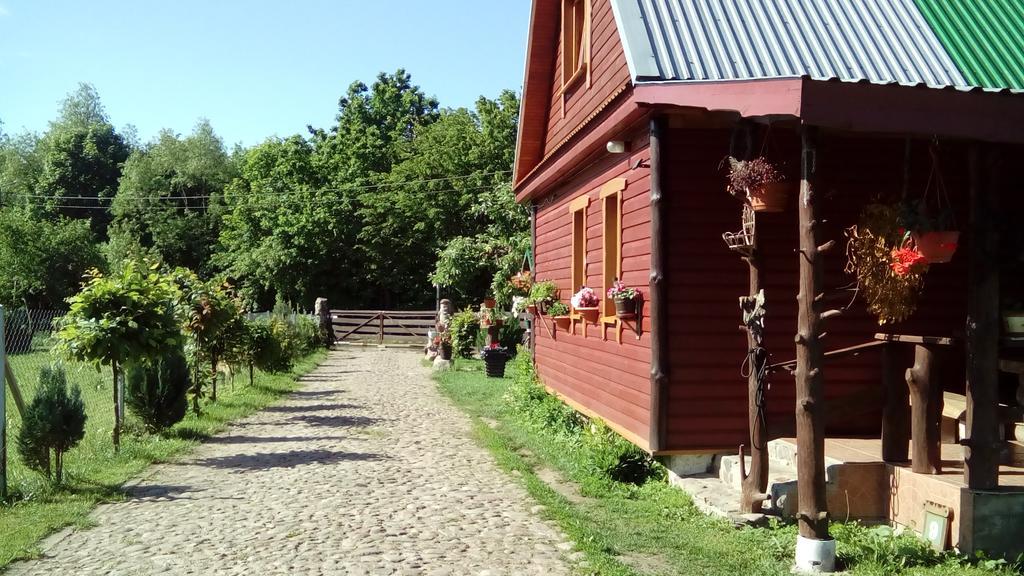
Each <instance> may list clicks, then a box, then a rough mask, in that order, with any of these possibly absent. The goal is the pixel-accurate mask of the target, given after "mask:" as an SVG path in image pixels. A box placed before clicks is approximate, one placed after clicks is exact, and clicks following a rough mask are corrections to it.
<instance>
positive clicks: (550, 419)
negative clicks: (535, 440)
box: [505, 350, 586, 435]
mask: <svg viewBox="0 0 1024 576" xmlns="http://www.w3.org/2000/svg"><path fill="white" fill-rule="evenodd" d="M520 352H522V353H519V354H516V356H515V358H514V359H513V360H512V362H511V364H510V367H511V369H510V370H509V372H511V375H512V383H511V385H509V387H508V392H507V393H506V394H505V402H506V403H507V404H508V406H509V408H511V409H512V411H513V412H515V413H517V414H519V416H520V417H521V418H522V420H523V421H524V422H525V423H526V424H528V425H530V426H531V427H534V428H538V429H546V430H548V431H550V432H553V433H556V434H565V435H577V434H579V433H580V431H581V430H582V429H583V425H584V423H585V422H586V420H585V418H584V417H583V416H582V415H581V414H580V413H579V412H576V411H575V410H573V409H572V408H570V407H569V406H568V405H566V404H565V402H562V401H561V400H559V399H558V398H557V397H555V396H553V395H552V394H549V393H548V391H547V390H545V389H544V386H543V385H541V383H540V379H539V378H538V377H537V373H536V371H535V370H534V367H533V358H531V357H530V354H529V353H527V352H526V351H523V350H520Z"/></svg>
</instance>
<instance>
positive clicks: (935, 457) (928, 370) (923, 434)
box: [906, 344, 943, 474]
mask: <svg viewBox="0 0 1024 576" xmlns="http://www.w3.org/2000/svg"><path fill="white" fill-rule="evenodd" d="M940 357H941V355H940V354H936V351H935V349H934V347H933V346H932V345H929V344H917V345H916V346H914V366H913V367H911V368H908V369H907V374H906V380H907V386H908V388H909V390H910V405H911V418H910V430H911V433H910V437H911V442H912V443H913V451H912V453H911V465H910V466H911V470H913V471H914V472H917V473H919V474H939V473H941V472H942V439H941V437H940V430H941V424H942V404H943V401H942V382H941V380H940V378H939V375H940V374H942V367H941V366H940V365H939V358H940Z"/></svg>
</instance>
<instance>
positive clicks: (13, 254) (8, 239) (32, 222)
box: [0, 205, 103, 308]
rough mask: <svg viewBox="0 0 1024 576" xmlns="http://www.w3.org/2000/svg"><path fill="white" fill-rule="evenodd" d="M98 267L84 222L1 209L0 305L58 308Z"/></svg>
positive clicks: (97, 252)
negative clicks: (88, 273) (89, 273)
mask: <svg viewBox="0 0 1024 576" xmlns="http://www.w3.org/2000/svg"><path fill="white" fill-rule="evenodd" d="M102 263H103V259H102V256H101V254H100V249H99V246H98V244H97V242H96V237H95V235H94V234H93V232H92V231H91V230H90V229H89V223H88V222H86V221H84V220H69V219H66V218H61V219H59V220H47V219H41V218H39V217H38V216H37V215H36V214H35V213H34V212H33V211H32V210H31V208H30V207H28V206H24V205H23V206H16V207H11V208H0V304H2V305H5V306H21V305H23V304H27V305H28V306H29V307H31V308H57V307H62V306H63V304H64V299H65V298H67V297H69V296H71V295H72V294H74V293H75V292H77V291H78V289H79V286H80V285H81V282H82V275H83V274H84V273H85V272H86V271H87V270H89V269H91V268H96V267H99V266H100V265H101V264H102Z"/></svg>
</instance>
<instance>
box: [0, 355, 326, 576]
mask: <svg viewBox="0 0 1024 576" xmlns="http://www.w3.org/2000/svg"><path fill="white" fill-rule="evenodd" d="M325 355H326V352H316V353H314V354H312V355H311V356H309V357H307V358H305V359H303V360H301V361H299V362H297V363H296V366H295V368H294V369H293V370H292V371H291V372H290V373H284V374H265V373H262V372H257V373H256V376H255V378H254V382H253V385H252V386H249V384H248V381H249V380H248V376H247V375H239V376H236V378H235V383H234V384H233V385H231V384H224V385H223V386H219V387H218V390H217V392H218V394H217V403H216V404H209V403H207V404H206V405H204V407H203V413H202V415H201V416H198V417H197V416H195V415H194V414H193V413H192V412H191V410H190V411H189V413H188V415H187V416H186V417H185V419H184V420H182V421H181V422H179V423H178V424H176V425H175V426H173V427H172V428H170V429H169V430H167V431H166V432H164V433H162V434H145V433H144V432H142V426H141V425H140V424H139V422H138V421H136V420H134V419H133V418H132V416H131V414H130V413H129V415H128V418H127V420H126V422H125V427H126V430H127V433H126V434H124V435H123V436H122V439H121V451H120V453H119V454H117V455H115V454H114V450H113V443H112V440H111V428H112V426H113V421H114V414H113V405H112V404H113V398H112V393H111V380H112V378H111V375H110V370H109V369H104V370H102V371H97V370H96V369H95V368H92V367H90V366H86V365H82V364H70V365H68V366H67V370H68V381H69V383H72V382H73V383H77V384H78V385H79V386H80V387H81V389H82V398H83V400H84V401H85V406H86V412H87V415H88V420H87V421H86V433H85V438H84V439H83V440H82V443H81V444H79V445H78V446H77V447H75V448H73V449H72V450H71V451H70V452H68V454H67V455H66V456H65V463H64V466H65V469H64V474H65V479H64V485H63V486H61V487H59V488H58V487H54V486H52V485H51V484H50V483H49V482H48V481H47V480H46V479H45V478H43V477H42V476H40V475H39V474H36V473H35V472H32V471H31V470H29V469H27V468H26V467H25V466H24V465H22V463H21V461H20V460H19V458H18V454H17V450H15V448H14V439H15V438H16V437H17V432H18V429H19V426H20V417H19V415H18V413H17V410H16V409H15V407H14V403H13V400H12V398H11V396H10V393H8V396H7V406H8V423H7V424H8V435H9V438H10V446H9V449H8V458H9V469H8V487H9V490H10V492H11V494H10V497H9V499H8V501H7V502H5V503H2V504H0V534H3V537H2V538H0V570H2V568H3V567H4V566H6V565H8V564H9V563H10V562H12V561H14V560H17V559H21V558H29V557H32V556H34V555H36V554H38V550H37V548H36V546H37V544H38V542H39V540H40V539H42V538H44V537H46V536H47V535H49V534H51V533H53V532H54V531H56V530H59V529H61V528H63V527H65V526H70V525H75V526H85V525H87V524H88V521H89V520H88V514H89V512H90V511H91V510H92V508H93V507H94V506H95V505H96V504H98V503H100V502H109V501H116V500H118V499H120V498H122V497H123V493H122V489H121V486H122V485H123V484H124V483H125V482H126V481H128V480H130V479H131V478H132V477H134V476H137V475H138V474H139V473H140V472H142V471H143V470H145V469H146V467H148V466H149V465H151V464H154V463H158V462H165V461H168V460H170V459H172V458H173V457H175V456H179V455H181V454H182V453H184V452H186V451H187V450H189V449H190V448H191V447H193V446H195V445H196V444H197V443H198V442H199V441H201V440H203V439H205V438H209V437H210V436H211V435H212V434H215V433H216V432H218V431H220V430H222V429H223V428H224V427H225V426H226V425H227V424H228V423H229V422H231V421H233V420H236V419H238V418H241V417H243V416H246V415H248V414H251V413H252V412H254V411H256V410H258V409H260V408H263V407H265V406H267V405H269V404H271V403H273V402H274V401H275V400H277V399H278V398H280V397H282V396H283V395H285V394H287V393H289V392H291V391H293V390H295V389H296V388H297V387H298V382H297V381H296V379H297V378H298V376H299V375H302V374H305V373H306V372H309V371H310V370H312V369H313V368H314V367H316V365H317V364H319V363H320V361H321V360H323V358H324V356H325ZM50 360H51V357H50V355H49V353H47V352H37V353H33V354H26V355H20V356H13V357H11V365H12V366H13V367H14V368H15V371H16V374H17V376H18V379H19V384H20V387H21V388H22V392H23V394H24V395H25V401H26V402H29V401H31V398H32V395H33V390H34V387H35V380H36V378H37V374H38V368H39V367H40V366H42V365H44V364H46V363H47V362H49V361H50Z"/></svg>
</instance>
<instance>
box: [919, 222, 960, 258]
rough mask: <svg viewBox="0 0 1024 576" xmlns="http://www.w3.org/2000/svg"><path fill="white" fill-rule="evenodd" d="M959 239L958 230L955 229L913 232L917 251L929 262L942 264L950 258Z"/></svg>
mask: <svg viewBox="0 0 1024 576" xmlns="http://www.w3.org/2000/svg"><path fill="white" fill-rule="evenodd" d="M959 240H960V232H957V231H956V230H946V231H937V232H924V233H921V234H917V233H914V243H915V244H917V251H918V252H920V253H921V255H922V256H924V260H925V262H927V263H929V264H943V263H946V262H949V261H950V260H952V259H953V254H954V253H955V252H956V246H957V242H958V241H959Z"/></svg>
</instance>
